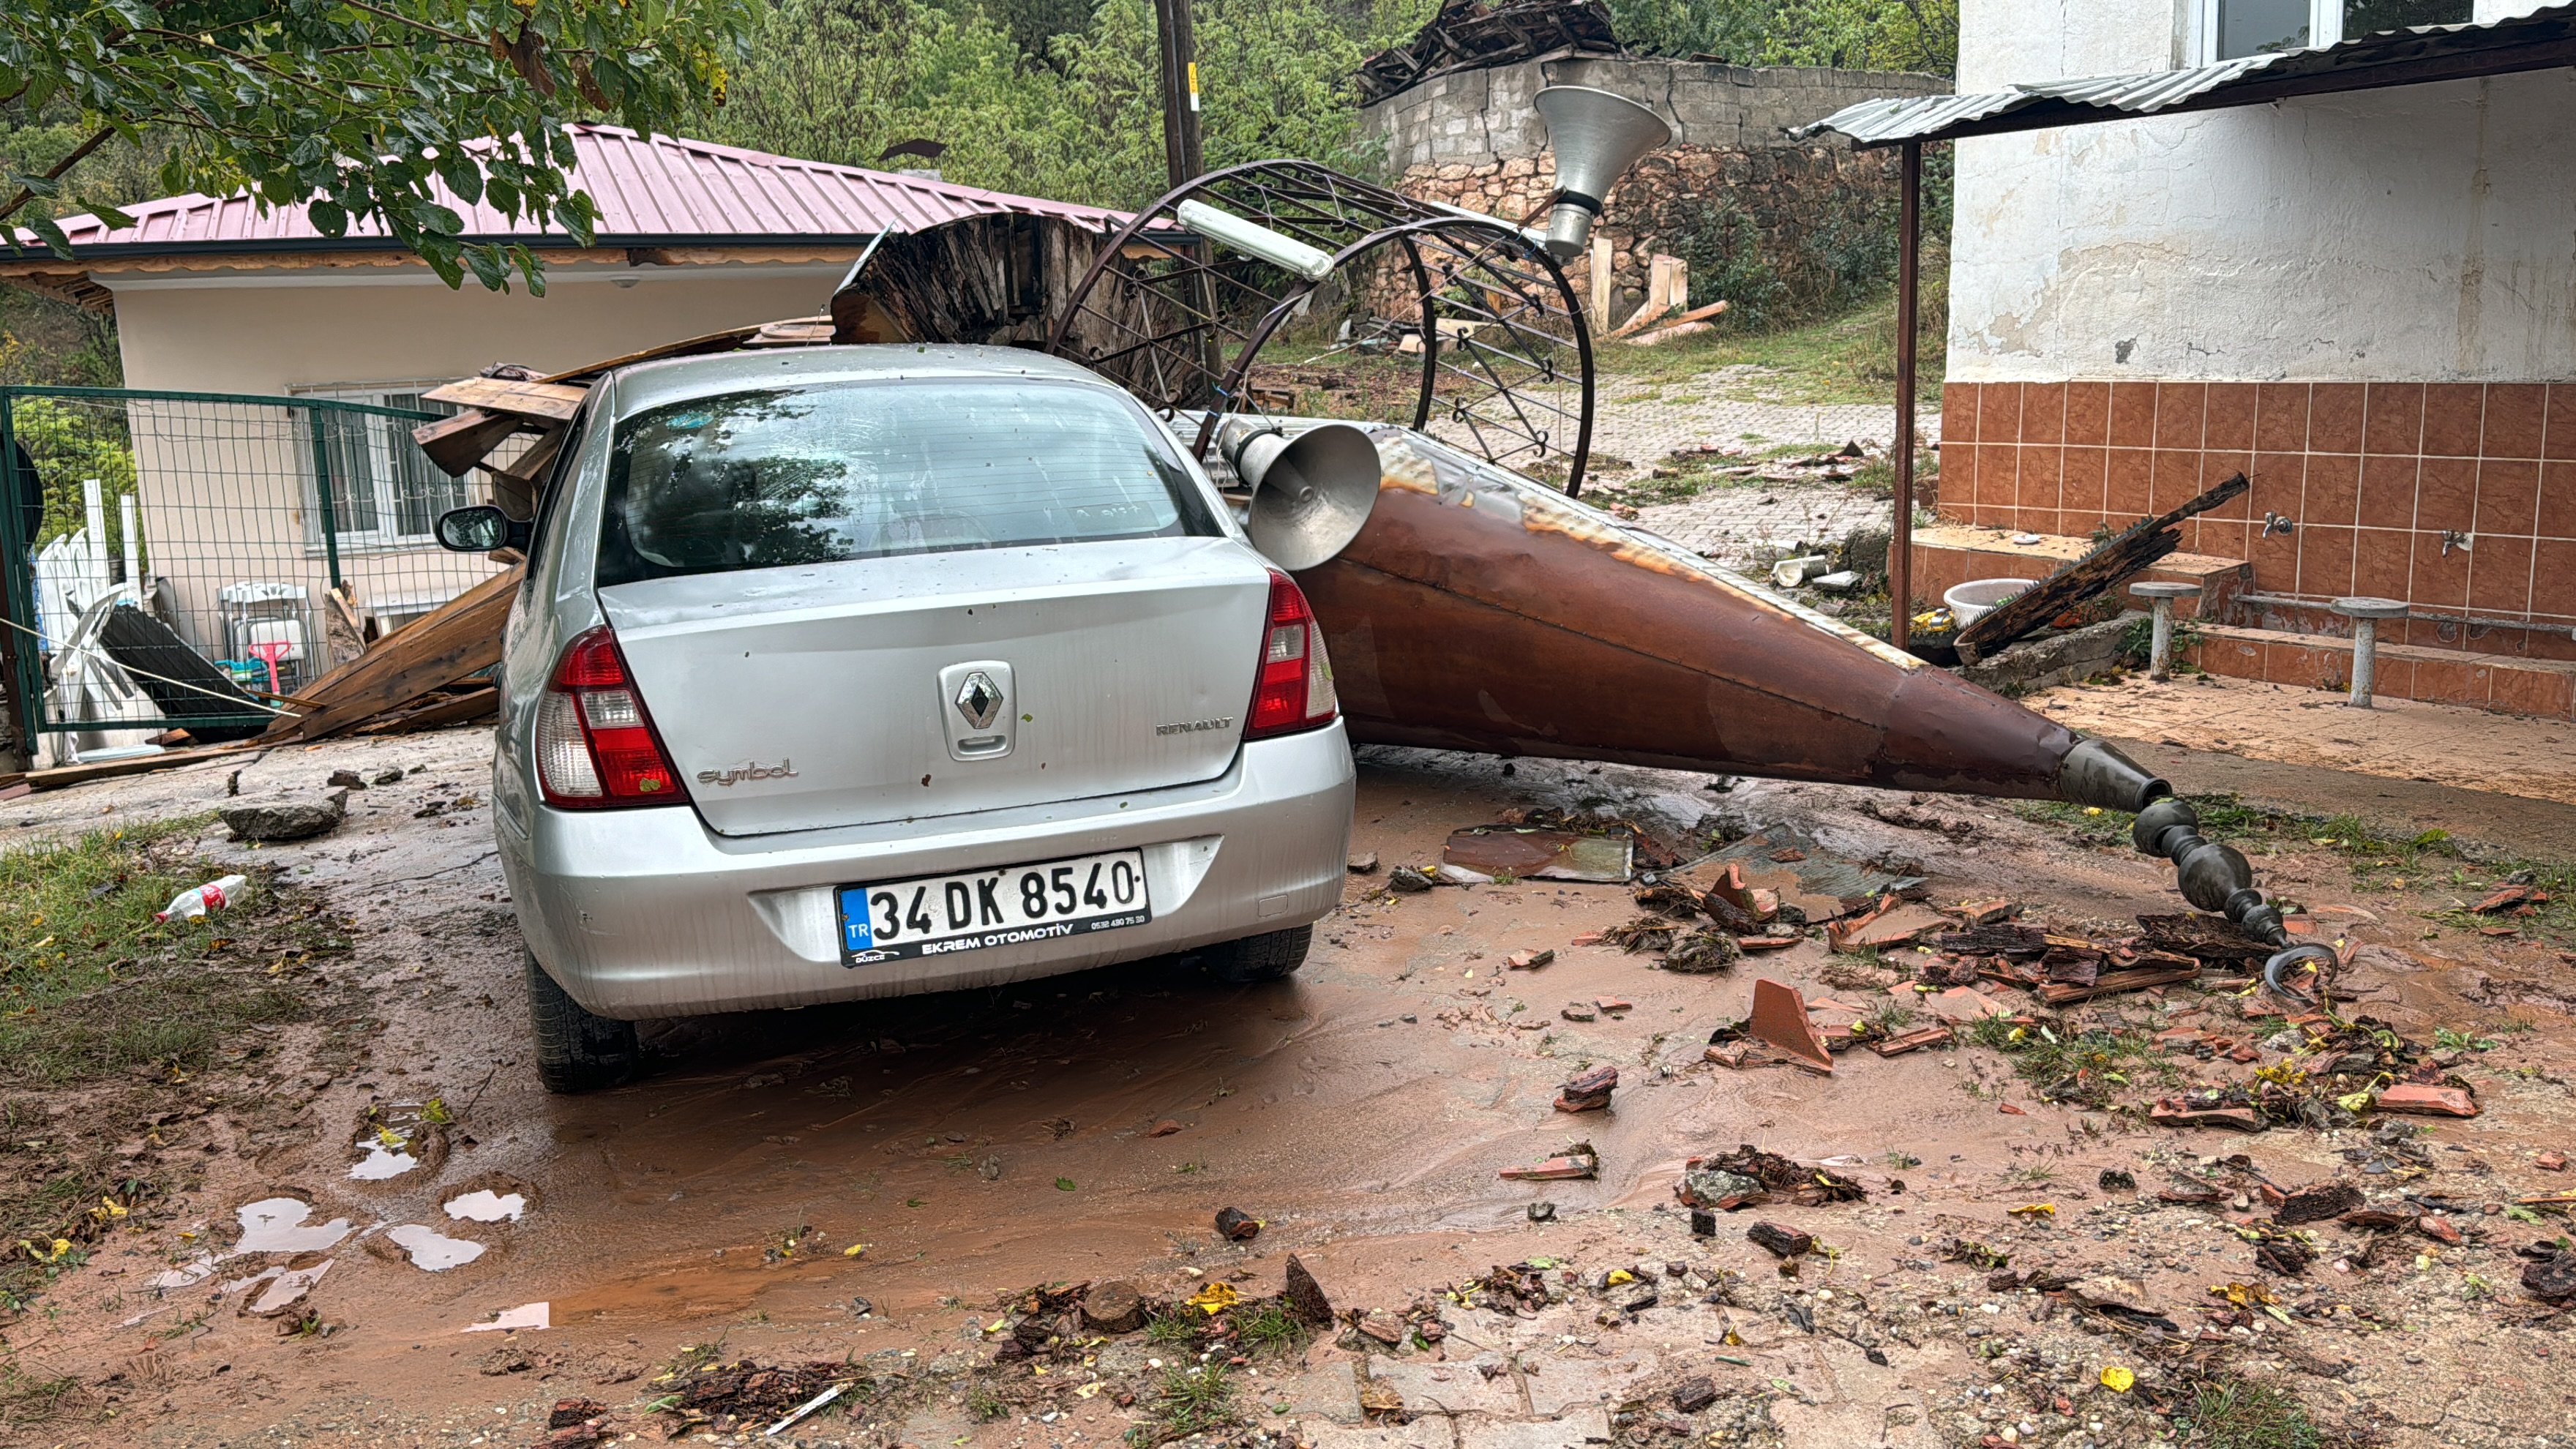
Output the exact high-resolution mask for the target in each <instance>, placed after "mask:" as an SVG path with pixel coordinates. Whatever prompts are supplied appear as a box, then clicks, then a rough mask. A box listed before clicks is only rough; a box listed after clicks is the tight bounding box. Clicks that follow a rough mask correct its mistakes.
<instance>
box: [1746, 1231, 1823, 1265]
mask: <svg viewBox="0 0 2576 1449" xmlns="http://www.w3.org/2000/svg"><path fill="white" fill-rule="evenodd" d="M1744 1236H1745V1237H1746V1238H1748V1239H1750V1240H1751V1241H1752V1243H1753V1246H1755V1247H1757V1248H1760V1249H1761V1250H1762V1251H1764V1252H1766V1253H1769V1254H1770V1255H1771V1256H1772V1257H1775V1258H1801V1257H1805V1256H1806V1255H1807V1254H1809V1253H1812V1252H1814V1251H1815V1250H1816V1240H1815V1239H1814V1238H1813V1237H1811V1236H1809V1235H1808V1234H1806V1233H1803V1232H1800V1231H1799V1230H1798V1229H1796V1228H1792V1227H1788V1226H1785V1225H1783V1224H1780V1223H1755V1224H1754V1225H1753V1226H1751V1227H1749V1228H1746V1229H1745V1230H1744Z"/></svg>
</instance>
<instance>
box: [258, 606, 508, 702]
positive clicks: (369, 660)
mask: <svg viewBox="0 0 2576 1449" xmlns="http://www.w3.org/2000/svg"><path fill="white" fill-rule="evenodd" d="M519 576H520V570H518V569H510V570H508V571H507V572H504V573H498V574H494V575H493V576H492V577H490V578H488V579H485V580H484V581H483V582H481V583H479V584H476V585H475V586H474V587H473V588H470V589H468V590H466V591H465V592H464V593H461V594H459V595H457V596H456V597H455V598H453V599H450V600H448V601H447V602H446V603H445V604H442V605H440V606H439V607H438V608H436V609H433V610H431V611H430V612H429V613H427V614H424V615H422V616H421V617H420V618H419V619H417V620H414V621H413V622H412V623H411V624H410V625H409V626H407V627H405V628H404V629H403V630H402V631H401V632H400V633H397V634H395V635H394V636H393V637H391V638H389V639H387V640H385V641H384V642H382V643H380V644H378V645H377V646H376V647H375V648H373V649H370V650H368V651H367V652H366V654H365V655H363V656H361V657H360V658H359V659H358V661H357V662H356V663H354V664H349V665H346V666H343V667H342V668H339V669H335V670H332V671H331V672H330V673H329V674H326V675H324V676H322V677H321V678H320V679H319V680H316V681H315V682H314V683H313V684H312V685H310V686H309V687H307V688H306V689H305V691H304V692H305V694H306V695H307V696H309V697H311V698H313V699H315V700H318V701H320V703H321V706H322V707H321V708H320V709H317V710H315V711H314V712H312V713H311V714H307V715H301V716H295V717H291V718H286V719H280V720H279V721H278V722H277V723H275V724H273V725H270V726H269V727H268V731H267V732H266V733H265V734H262V735H261V736H260V738H261V739H263V740H266V741H268V742H269V743H271V744H275V743H278V742H279V741H281V740H317V739H320V738H322V737H323V736H325V735H334V734H338V733H340V732H341V731H342V730H347V729H354V728H356V727H357V726H359V725H362V724H365V723H367V722H368V721H370V720H372V719H374V718H375V717H376V716H378V715H381V714H383V713H384V712H386V711H387V710H391V709H396V708H399V707H400V706H402V705H405V704H408V703H410V702H411V701H413V700H416V699H418V698H420V697H421V696H422V695H425V694H427V693H429V692H430V691H432V690H434V689H438V688H440V687H441V686H444V685H449V684H453V683H455V682H456V681H458V680H460V679H463V678H464V677H465V676H467V675H469V674H472V673H474V672H476V671H477V670H482V669H488V668H490V667H492V666H493V665H495V664H498V663H499V662H501V628H502V626H503V625H504V624H506V623H508V622H509V619H510V603H511V600H512V598H513V597H514V596H515V595H516V594H517V592H518V588H519Z"/></svg>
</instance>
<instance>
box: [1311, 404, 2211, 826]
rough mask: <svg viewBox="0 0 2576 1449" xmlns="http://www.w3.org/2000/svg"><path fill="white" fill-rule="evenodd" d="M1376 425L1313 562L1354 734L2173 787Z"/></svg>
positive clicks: (1523, 483)
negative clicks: (1326, 551)
mask: <svg viewBox="0 0 2576 1449" xmlns="http://www.w3.org/2000/svg"><path fill="white" fill-rule="evenodd" d="M1373 437H1374V438H1375V440H1376V442H1377V444H1378V456H1379V461H1380V462H1381V464H1382V465H1383V477H1382V479H1381V481H1380V484H1379V492H1378V500H1377V507H1376V511H1375V512H1374V513H1373V514H1372V515H1371V517H1370V519H1369V522H1368V525H1367V526H1366V527H1365V528H1363V529H1362V530H1361V531H1360V534H1359V536H1358V537H1357V538H1356V539H1355V540H1354V541H1353V542H1352V544H1351V546H1350V547H1349V548H1348V549H1347V550H1345V551H1344V552H1343V553H1342V554H1341V555H1340V556H1339V557H1338V558H1335V559H1333V560H1331V561H1330V562H1328V563H1325V564H1323V565H1321V566H1319V567H1317V568H1313V569H1309V570H1307V571H1305V572H1304V573H1302V574H1300V575H1299V582H1300V583H1301V584H1302V585H1303V586H1304V587H1305V589H1306V592H1307V596H1308V597H1309V598H1310V599H1312V600H1313V602H1314V606H1315V611H1316V615H1317V617H1318V618H1319V619H1321V621H1322V622H1323V625H1324V631H1325V638H1326V642H1327V644H1328V646H1329V648H1330V649H1331V652H1332V659H1333V667H1334V677H1335V682H1336V684H1337V686H1338V689H1339V692H1340V694H1341V699H1342V708H1343V712H1344V715H1345V717H1346V719H1347V721H1348V724H1349V728H1350V732H1351V735H1352V737H1353V738H1354V739H1357V740H1361V741H1364V742H1370V743H1378V744H1403V745H1424V746H1432V747H1437V748H1445V749H1460V750H1477V751H1484V752H1489V753H1494V754H1505V755H1541V756H1554V757H1558V758H1567V759H1587V760H1616V761H1621V762H1625V763H1630V764H1639V765H1656V766H1665V767H1670V768H1679V769H1695V770H1708V771H1713V772H1723V773H1728V774H1744V775H1762V776H1769V777H1773V778H1777V779H1789V780H1820V781H1831V782H1835V783H1840V784H1850V785H1876V786H1882V787H1886V788H1890V789H1900V790H1932V791H1947V792H1951V793H1956V794H1969V795H1992V796H2005V797H2020V798H2028V799H2068V800H2074V801H2077V802H2078V803H2082V804H2087V805H2101V806H2105V807H2109V808H2116V809H2120V810H2129V811H2134V810H2138V809H2141V808H2143V807H2144V806H2145V805H2146V804H2147V803H2148V802H2150V801H2152V800H2154V799H2156V798H2157V797H2159V796H2160V795H2163V794H2166V793H2169V790H2168V789H2167V787H2166V785H2165V783H2164V782H2163V781H2161V780H2159V779H2157V778H2155V777H2154V776H2153V775H2152V774H2150V773H2148V772H2147V771H2145V770H2143V769H2141V768H2139V767H2138V766H2137V765H2136V764H2134V763H2132V762H2130V761H2129V760H2127V759H2126V758H2124V757H2122V756H2121V755H2120V754H2119V753H2118V752H2117V751H2115V750H2113V749H2111V748H2110V747H2109V746H2107V745H2104V744H2102V743H2100V742H2099V741H2088V740H2084V739H2082V738H2081V737H2079V736H2077V735H2076V734H2075V733H2074V732H2073V731H2071V730H2069V729H2067V728H2066V727H2065V726H2063V725H2061V724H2058V723H2057V722H2056V721H2054V720H2050V719H2048V718H2046V717H2044V716H2042V715H2039V714H2036V713H2033V712H2032V711H2030V710H2027V709H2024V708H2022V707H2021V706H2020V705H2017V704H2014V703H2013V702H2011V701H2010V700H2006V699H2003V698H2001V697H1999V696H1997V695H1994V694H1992V693H1989V692H1987V691H1986V690H1983V689H1980V688H1978V687H1977V686H1975V685H1973V684H1969V683H1967V682H1966V681H1964V680H1962V679H1960V678H1959V677H1958V676H1956V675H1953V674H1950V673H1947V672H1946V671H1943V670H1939V669H1935V668H1933V667H1931V666H1930V665H1927V664H1925V663H1924V662H1923V661H1921V660H1919V659H1916V658H1914V657H1913V656H1912V655H1910V654H1907V653H1905V652H1903V651H1902V650H1898V649H1895V648H1892V647H1890V646H1889V645H1887V644H1885V643H1883V642H1881V641H1879V640H1876V639H1873V638H1870V637H1869V636H1867V635H1865V634H1862V633H1860V632H1859V631H1857V630H1854V629H1851V628H1848V627H1846V626H1845V625H1843V624H1840V623H1838V622H1836V621H1834V620H1832V619H1829V618H1827V617H1825V616H1823V615H1821V614H1818V613H1815V612H1814V611H1812V610H1809V609H1806V608H1803V607H1801V606H1799V605H1797V604H1795V603H1792V602H1790V601H1788V600H1786V599H1784V598H1781V597H1779V596H1778V595H1775V594H1773V593H1771V592H1769V591H1768V590H1765V589H1762V588H1760V587H1758V586H1756V585H1754V584H1752V583H1750V582H1748V581H1746V580H1744V579H1742V578H1739V577H1737V576H1735V575H1733V574H1730V573H1727V572H1725V571H1723V570H1721V569H1718V568H1717V567H1715V566H1714V565H1712V564H1710V563H1709V562H1708V561H1706V560H1705V559H1702V558H1700V557H1698V556H1697V555H1695V554H1693V553H1691V552H1690V551H1688V550H1686V549H1684V548H1682V547H1680V546H1679V545H1677V544H1674V543H1672V542H1670V541H1669V540H1665V539H1661V538H1658V537H1656V536H1655V535H1653V534H1650V533H1646V532H1644V531H1642V530H1638V529H1633V528H1627V527H1623V526H1622V525H1621V524H1620V523H1619V522H1618V521H1617V520H1615V519H1612V518H1610V517H1609V516H1607V515H1606V514H1603V513H1601V512H1599V511H1597V510H1595V509H1593V508H1591V507H1589V506H1587V505H1585V504H1582V503H1579V502H1576V501H1575V500H1572V499H1569V498H1567V497H1565V496H1564V495H1562V494H1560V493H1556V492H1554V491H1553V490H1550V489H1548V488H1546V487H1544V486H1542V485H1540V484H1538V483H1534V482H1532V481H1531V480H1529V479H1526V478H1523V477H1521V476H1519V475H1518V474H1515V473H1512V472H1510V471H1508V470H1506V469H1503V468H1498V467H1496V466H1494V465H1492V464H1490V463H1486V462H1484V461H1483V460H1481V459H1478V458H1476V457H1474V456H1472V455H1470V454H1467V453H1465V452H1463V451H1460V450H1458V449H1456V448H1452V447H1450V446H1448V445H1446V444H1443V443H1440V442H1438V441H1436V440H1434V439H1431V438H1427V437H1424V436H1423V435H1421V434H1419V433H1414V432H1411V431H1410V430H1407V429H1402V428H1395V427H1381V428H1378V429H1376V430H1374V432H1373Z"/></svg>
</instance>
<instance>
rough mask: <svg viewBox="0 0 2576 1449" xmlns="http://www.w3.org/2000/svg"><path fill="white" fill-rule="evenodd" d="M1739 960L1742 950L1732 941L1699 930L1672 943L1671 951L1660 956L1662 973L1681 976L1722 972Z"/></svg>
mask: <svg viewBox="0 0 2576 1449" xmlns="http://www.w3.org/2000/svg"><path fill="white" fill-rule="evenodd" d="M1743 956H1744V949H1743V947H1742V945H1741V944H1739V943H1738V942H1737V940H1736V938H1735V937H1733V936H1731V935H1729V934H1727V933H1726V932H1724V931H1721V930H1717V929H1715V928H1713V927H1708V926H1703V927H1701V928H1700V929H1698V930H1696V931H1693V932H1691V933H1690V934H1689V935H1687V936H1685V937H1683V938H1682V939H1681V940H1679V941H1677V942H1675V943H1673V946H1672V949H1671V950H1669V951H1667V952H1665V953H1664V969H1665V970H1667V971H1676V972H1680V973H1681V974H1683V975H1685V976H1708V975H1714V974H1715V973H1717V972H1720V971H1724V970H1726V969H1727V968H1728V967H1730V966H1733V965H1734V964H1735V963H1736V962H1737V961H1739V960H1741V959H1743Z"/></svg>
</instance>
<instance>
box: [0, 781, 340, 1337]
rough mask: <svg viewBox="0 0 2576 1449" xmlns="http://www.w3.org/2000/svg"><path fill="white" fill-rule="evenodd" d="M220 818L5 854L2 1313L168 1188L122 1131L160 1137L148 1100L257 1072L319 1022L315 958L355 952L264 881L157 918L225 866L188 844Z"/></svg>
mask: <svg viewBox="0 0 2576 1449" xmlns="http://www.w3.org/2000/svg"><path fill="white" fill-rule="evenodd" d="M210 818H211V817H209V816H196V817H190V818H186V819H179V820H167V821H160V822H156V823H153V824H150V825H141V826H135V827H130V828H127V829H122V830H103V831H97V832H93V833H91V834H89V835H85V836H82V837H81V838H79V839H78V840H74V841H71V842H69V843H64V844H48V845H38V846H32V847H27V848H22V849H18V850H13V851H9V852H7V853H5V854H0V1314H6V1313H9V1312H13V1311H21V1310H23V1309H24V1308H25V1307H26V1305H27V1304H28V1303H29V1302H31V1301H32V1300H33V1299H34V1298H35V1297H36V1296H38V1295H39V1294H41V1293H42V1292H43V1291H44V1290H45V1289H46V1287H48V1286H49V1285H51V1284H52V1283H54V1282H55V1281H56V1280H58V1279H59V1278H60V1277H61V1276H62V1275H63V1274H65V1273H67V1272H70V1271H72V1270H73V1269H76V1268H78V1267H79V1266H80V1264H81V1263H82V1261H84V1259H85V1257H86V1254H87V1252H88V1247H89V1245H90V1244H91V1243H93V1242H95V1241H96V1240H97V1239H98V1238H99V1237H101V1236H103V1235H104V1234H105V1233H107V1232H108V1231H110V1230H111V1229H113V1228H114V1227H115V1226H117V1225H118V1224H119V1223H130V1222H131V1221H132V1220H133V1219H134V1218H135V1217H136V1216H138V1215H139V1214H140V1213H141V1212H142V1210H143V1209H144V1208H145V1206H146V1205H147V1204H148V1203H149V1202H151V1201H152V1200H153V1199H155V1198H157V1197H159V1196H160V1195H162V1193H163V1191H164V1190H165V1184H163V1183H162V1182H160V1181H159V1180H157V1178H156V1177H155V1176H154V1175H153V1174H154V1173H157V1172H160V1171H163V1170H165V1169H162V1168H157V1167H145V1166H138V1165H136V1164H137V1159H134V1158H131V1157H129V1156H125V1155H120V1154H118V1153H117V1152H116V1151H115V1150H114V1149H115V1147H116V1144H117V1143H118V1142H119V1141H120V1140H130V1139H134V1138H138V1137H140V1138H144V1139H145V1140H146V1142H147V1144H149V1143H150V1141H151V1138H150V1136H149V1133H150V1132H151V1130H152V1127H151V1124H152V1123H154V1122H158V1121H162V1120H166V1119H165V1118H164V1117H163V1116H161V1115H158V1114H155V1113H154V1109H155V1108H162V1109H168V1110H169V1111H170V1112H172V1113H187V1112H190V1111H193V1110H197V1109H201V1108H202V1107H203V1106H204V1105H205V1104H206V1099H207V1097H208V1094H209V1091H210V1083H209V1081H208V1080H207V1078H208V1077H209V1074H212V1073H215V1072H218V1071H219V1070H220V1069H222V1068H224V1067H226V1066H231V1065H241V1066H244V1067H246V1068H255V1067H256V1064H259V1063H260V1062H261V1060H262V1059H263V1058H264V1057H265V1056H266V1055H267V1053H268V1052H269V1051H270V1044H269V1043H268V1041H267V1040H265V1036H266V1034H267V1033H269V1032H273V1031H274V1030H275V1029H276V1028H277V1027H279V1026H281V1025H284V1024H286V1023H290V1022H299V1021H305V1020H309V1019H312V1018H314V1017H315V1016H316V1015H317V1012H318V1011H319V1007H320V1001H319V997H320V993H319V992H318V991H316V990H315V989H314V986H313V981H314V976H313V974H312V973H311V972H309V971H307V970H306V969H305V968H306V967H307V965H308V963H309V962H310V960H311V958H312V957H313V956H315V955H317V954H323V953H327V952H332V951H338V950H344V949H346V947H347V941H346V939H345V937H343V936H342V935H341V933H340V930H339V928H338V926H337V925H336V923H333V922H330V921H328V920H326V919H325V918H324V917H323V916H322V915H321V913H320V908H319V907H318V906H316V905H312V904H309V903H307V902H305V901H303V900H301V899H300V898H298V896H297V895H296V894H295V892H294V891H293V888H292V887H291V886H290V887H285V888H283V889H281V888H280V887H279V886H278V885H276V884H275V883H274V882H273V881H269V880H260V881H256V882H254V883H253V885H252V887H251V888H250V890H249V891H248V892H246V893H245V894H244V896H243V899H242V900H241V901H240V902H239V903H238V904H236V905H234V906H232V907H231V908H230V909H227V910H225V911H222V912H220V913H218V914H214V915H209V916H205V917H201V918H199V919H197V920H193V921H172V922H169V923H167V924H163V923H158V922H155V921H154V920H153V919H152V915H153V912H155V911H157V910H159V909H161V908H162V907H163V906H164V905H166V904H168V903H169V900H170V897H172V896H173V895H176V894H177V893H179V892H180V891H182V890H185V889H188V888H189V887H191V886H196V885H200V884H203V883H204V882H206V881H208V880H211V879H213V878H215V877H216V876H219V875H222V874H224V873H225V871H224V870H223V869H222V868H221V867H219V866H217V865H214V864H213V863H211V862H208V861H205V860H203V859H200V858H198V857H197V856H196V855H195V853H194V852H193V851H191V850H189V849H188V848H187V844H186V843H187V842H188V841H189V840H191V839H193V838H194V836H195V834H196V833H197V832H198V831H200V830H201V829H203V828H204V826H205V824H206V822H207V821H208V820H209V819H210ZM329 1015H330V1017H331V1019H333V1020H335V1021H337V1020H342V1019H346V1020H347V1021H348V1022H349V1024H351V1025H355V1018H356V1016H357V1015H358V1013H356V1012H354V1011H350V1012H332V1013H330V1014H329ZM259 1095H260V1094H254V1096H255V1097H256V1096H259ZM257 1105H258V1104H257V1102H256V1101H254V1102H252V1103H249V1104H246V1106H245V1110H256V1107H257ZM22 1241H23V1242H24V1243H25V1244H26V1246H24V1247H21V1246H19V1244H20V1243H21V1242H22Z"/></svg>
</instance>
